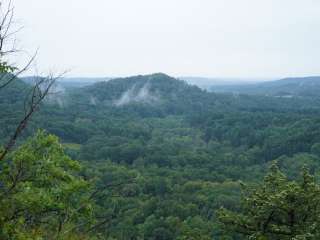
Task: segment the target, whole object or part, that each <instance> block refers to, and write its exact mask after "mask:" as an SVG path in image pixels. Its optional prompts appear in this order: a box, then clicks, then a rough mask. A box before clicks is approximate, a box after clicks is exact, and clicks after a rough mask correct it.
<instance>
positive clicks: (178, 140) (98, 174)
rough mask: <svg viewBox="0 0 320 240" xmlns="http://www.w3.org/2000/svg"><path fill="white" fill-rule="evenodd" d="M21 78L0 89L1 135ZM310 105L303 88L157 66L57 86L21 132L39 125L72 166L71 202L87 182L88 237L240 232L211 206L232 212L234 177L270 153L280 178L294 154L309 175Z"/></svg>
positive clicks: (314, 128) (313, 166)
mask: <svg viewBox="0 0 320 240" xmlns="http://www.w3.org/2000/svg"><path fill="white" fill-rule="evenodd" d="M29 87H30V86H29V85H28V84H27V83H24V82H22V81H20V80H17V81H15V84H12V85H11V86H10V87H9V88H7V89H6V92H5V94H6V95H1V99H2V100H1V102H0V103H1V109H5V110H6V114H1V116H0V122H1V126H6V127H5V128H2V129H1V134H0V136H1V139H2V141H3V142H5V140H6V138H7V137H8V136H10V134H9V133H10V132H12V129H13V128H14V125H15V124H16V122H18V120H19V114H18V113H19V111H22V110H23V108H21V106H22V104H23V99H24V98H23V96H24V91H27V90H28V88H29ZM19 89H24V91H20V90H19ZM53 92H54V91H53ZM19 94H20V95H19ZM319 110H320V104H319V102H318V99H311V98H310V97H307V98H303V97H299V98H290V99H288V98H278V97H272V96H254V95H250V96H249V95H234V94H232V93H230V94H228V93H224V94H219V93H210V92H207V91H204V90H201V89H200V88H198V87H195V86H191V85H188V84H187V83H186V82H184V81H181V80H178V79H174V78H172V77H169V76H167V75H165V74H161V73H157V74H152V75H147V76H135V77H129V78H121V79H114V80H110V81H107V82H98V83H95V84H92V85H89V86H84V87H81V88H78V87H77V88H68V89H67V90H66V91H63V92H60V91H56V92H55V93H54V94H52V95H49V96H48V98H47V100H46V101H45V102H44V103H43V105H42V107H41V110H40V111H39V112H37V113H36V115H35V116H34V118H33V120H32V121H31V122H30V124H29V126H28V128H27V130H26V131H25V132H24V134H23V136H22V138H21V139H20V141H21V142H24V139H25V138H27V137H29V136H32V135H33V134H34V133H35V132H36V130H37V129H39V128H40V129H44V130H45V131H46V132H47V133H50V134H54V135H56V136H57V137H58V138H59V139H60V142H61V143H62V148H63V151H64V152H65V153H66V154H67V155H68V157H71V158H72V159H74V161H76V163H77V164H81V165H82V168H80V169H81V170H79V171H80V172H79V174H80V175H79V179H76V178H74V180H72V181H78V183H76V182H75V183H72V182H70V183H69V184H73V186H78V187H77V188H78V189H79V191H80V192H83V191H84V192H83V194H82V195H81V196H77V197H76V198H77V199H78V200H79V199H80V200H79V201H80V202H78V201H77V202H78V203H75V204H80V205H79V206H80V207H81V201H84V200H83V199H86V196H85V195H86V194H87V195H90V192H92V191H93V193H91V194H93V196H92V198H90V196H87V198H89V199H90V206H91V207H93V206H94V207H93V208H92V211H90V213H87V214H89V215H90V219H92V223H88V222H86V221H84V220H83V217H84V215H81V214H80V215H79V217H78V218H77V220H76V221H79V222H80V223H81V222H83V224H84V227H83V228H80V229H77V231H79V232H82V230H83V229H84V230H83V231H84V232H86V234H89V235H91V237H92V239H94V238H93V236H99V237H98V238H97V239H168V240H169V239H244V238H242V237H241V235H238V234H236V233H234V231H225V230H224V228H223V227H222V223H220V222H219V221H218V217H219V216H218V210H219V209H220V208H221V207H224V208H227V209H229V210H232V211H236V212H237V211H240V205H239V200H240V195H241V194H240V193H241V182H244V183H246V184H247V185H249V186H253V185H255V184H257V183H258V182H260V181H262V180H263V177H264V176H265V174H266V173H267V171H268V168H269V166H270V165H271V163H272V162H273V161H274V160H276V161H277V165H278V166H279V168H280V169H281V170H282V171H283V172H284V173H285V174H286V175H287V176H288V179H289V180H292V179H296V178H298V176H299V173H300V170H301V169H302V167H303V166H304V165H306V166H308V167H309V169H310V171H311V173H312V174H314V175H315V178H316V179H318V177H319V176H318V174H319V167H320V117H319ZM21 114H22V112H21ZM39 134H40V135H39ZM43 134H44V133H38V138H40V139H42V140H41V141H46V140H45V137H44V136H43ZM30 141H32V140H30ZM51 141H55V140H51ZM30 144H32V142H30ZM44 144H45V143H44ZM24 148H28V145H27V146H25V147H22V149H21V150H19V149H18V150H17V151H23V149H24ZM55 151H58V152H60V150H55ZM35 154H36V153H35ZM59 154H60V153H59ZM68 164H71V162H70V163H68ZM66 167H67V166H66ZM63 168H64V167H63ZM72 178H73V177H72ZM81 179H83V180H86V181H88V183H90V186H86V183H85V182H83V183H81V181H83V180H81ZM46 184H48V183H46ZM61 184H62V183H61ZM74 184H75V185H74ZM56 186H58V185H56ZM81 188H82V190H81ZM90 188H92V189H91V190H90ZM93 189H96V190H93ZM70 191H71V190H70ZM74 191H75V192H76V189H74ZM81 199H82V200H81ZM39 201H40V200H39ZM61 204H68V202H66V200H64V202H63V203H61ZM61 206H63V205H61ZM61 209H64V207H62V208H61ZM82 214H85V213H82ZM87 218H89V216H87ZM225 218H226V217H225ZM222 219H224V218H223V217H222ZM85 226H88V227H85ZM92 226H93V227H92ZM84 232H83V233H82V234H84ZM199 236H200V237H199ZM90 239H91V238H90ZM268 239H269V238H268ZM270 239H276V238H270ZM279 239H283V238H279ZM314 239H315V238H314Z"/></svg>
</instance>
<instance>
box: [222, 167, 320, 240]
mask: <svg viewBox="0 0 320 240" xmlns="http://www.w3.org/2000/svg"><path fill="white" fill-rule="evenodd" d="M246 194H247V196H243V204H242V206H243V214H240V213H235V212H232V211H228V210H226V209H224V208H222V209H221V210H220V211H219V212H218V215H219V220H220V222H221V223H223V224H224V226H225V227H227V228H228V229H231V230H233V231H234V232H238V233H241V234H244V235H246V236H248V237H249V238H250V239H270V240H271V239H272V240H273V239H284V240H285V239H288V240H289V239H319V237H320V231H319V230H318V229H319V224H320V218H319V214H320V187H319V185H318V184H317V183H316V182H315V180H314V177H313V176H312V175H310V174H309V172H308V170H307V169H306V168H303V169H302V172H301V179H299V181H289V180H288V179H287V178H286V176H285V175H284V174H283V173H282V172H281V171H280V170H279V168H278V167H277V165H276V164H273V165H272V166H271V168H270V172H269V174H268V175H267V176H266V177H265V179H264V182H263V184H262V185H260V186H259V187H257V188H255V189H253V190H252V191H248V192H246ZM302 236H308V238H302Z"/></svg>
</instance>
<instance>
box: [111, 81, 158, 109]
mask: <svg viewBox="0 0 320 240" xmlns="http://www.w3.org/2000/svg"><path fill="white" fill-rule="evenodd" d="M157 101H159V97H158V96H157V95H155V94H152V93H151V92H150V84H149V83H146V84H144V85H143V86H142V87H141V88H140V89H137V86H136V85H134V86H133V87H131V88H130V89H128V90H127V91H125V92H124V93H123V94H122V95H121V97H120V98H119V99H117V100H115V101H114V105H116V106H123V105H127V104H130V103H135V102H136V103H149V104H151V103H155V102H157Z"/></svg>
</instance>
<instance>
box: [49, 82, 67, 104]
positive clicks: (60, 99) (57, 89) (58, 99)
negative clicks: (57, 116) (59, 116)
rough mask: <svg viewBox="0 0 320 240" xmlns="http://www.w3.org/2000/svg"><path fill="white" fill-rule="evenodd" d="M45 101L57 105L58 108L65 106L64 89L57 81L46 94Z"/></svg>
mask: <svg viewBox="0 0 320 240" xmlns="http://www.w3.org/2000/svg"><path fill="white" fill-rule="evenodd" d="M46 102H47V103H48V104H51V105H58V106H59V107H60V108H63V107H65V106H66V102H67V101H66V89H65V88H64V87H63V86H61V85H60V84H59V83H55V84H54V85H53V86H52V87H51V89H50V91H49V93H48V95H47V96H46Z"/></svg>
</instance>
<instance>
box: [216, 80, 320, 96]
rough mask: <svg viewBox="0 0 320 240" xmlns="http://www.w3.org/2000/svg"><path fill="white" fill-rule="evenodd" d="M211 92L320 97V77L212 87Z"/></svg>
mask: <svg viewBox="0 0 320 240" xmlns="http://www.w3.org/2000/svg"><path fill="white" fill-rule="evenodd" d="M210 90H211V91H213V92H230V93H241V94H251V95H267V96H278V97H320V76H312V77H297V78H295V77H291V78H283V79H280V80H276V81H268V82H263V83H255V84H245V85H224V86H212V87H211V88H210Z"/></svg>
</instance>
